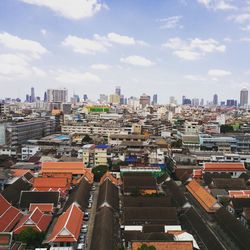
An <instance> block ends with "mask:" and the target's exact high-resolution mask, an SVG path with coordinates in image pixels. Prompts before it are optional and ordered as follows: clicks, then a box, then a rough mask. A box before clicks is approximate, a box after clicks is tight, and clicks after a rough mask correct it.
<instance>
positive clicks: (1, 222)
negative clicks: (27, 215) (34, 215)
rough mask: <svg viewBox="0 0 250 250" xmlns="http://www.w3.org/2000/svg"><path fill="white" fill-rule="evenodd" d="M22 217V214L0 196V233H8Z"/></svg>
mask: <svg viewBox="0 0 250 250" xmlns="http://www.w3.org/2000/svg"><path fill="white" fill-rule="evenodd" d="M21 217H22V213H21V212H20V211H19V210H18V209H17V208H15V207H13V206H11V204H10V203H9V202H8V201H7V200H6V199H5V198H4V197H3V196H2V195H1V194H0V232H10V231H11V230H12V229H13V228H14V226H15V225H16V223H17V222H18V221H19V220H20V218H21Z"/></svg>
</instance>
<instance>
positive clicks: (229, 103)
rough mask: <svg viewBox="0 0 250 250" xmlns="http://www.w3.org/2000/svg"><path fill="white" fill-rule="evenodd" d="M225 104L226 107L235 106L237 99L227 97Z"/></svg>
mask: <svg viewBox="0 0 250 250" xmlns="http://www.w3.org/2000/svg"><path fill="white" fill-rule="evenodd" d="M226 106H227V107H236V106H237V101H236V100H234V99H229V100H227V103H226Z"/></svg>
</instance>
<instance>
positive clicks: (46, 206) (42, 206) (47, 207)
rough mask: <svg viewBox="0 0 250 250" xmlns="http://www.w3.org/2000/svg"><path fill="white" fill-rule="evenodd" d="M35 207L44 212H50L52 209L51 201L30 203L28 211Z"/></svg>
mask: <svg viewBox="0 0 250 250" xmlns="http://www.w3.org/2000/svg"><path fill="white" fill-rule="evenodd" d="M37 207H38V208H39V209H40V210H41V211H42V212H45V213H52V212H53V211H54V204H53V203H31V204H30V207H29V211H30V212H33V211H34V210H35V209H36V208H37Z"/></svg>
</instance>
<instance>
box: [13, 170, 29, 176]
mask: <svg viewBox="0 0 250 250" xmlns="http://www.w3.org/2000/svg"><path fill="white" fill-rule="evenodd" d="M11 173H12V176H14V177H21V176H24V175H25V174H27V173H31V171H30V170H27V169H11Z"/></svg>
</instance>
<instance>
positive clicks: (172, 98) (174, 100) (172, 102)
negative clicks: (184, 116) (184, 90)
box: [169, 96, 177, 104]
mask: <svg viewBox="0 0 250 250" xmlns="http://www.w3.org/2000/svg"><path fill="white" fill-rule="evenodd" d="M169 104H177V100H176V99H175V97H174V96H170V97H169Z"/></svg>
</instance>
